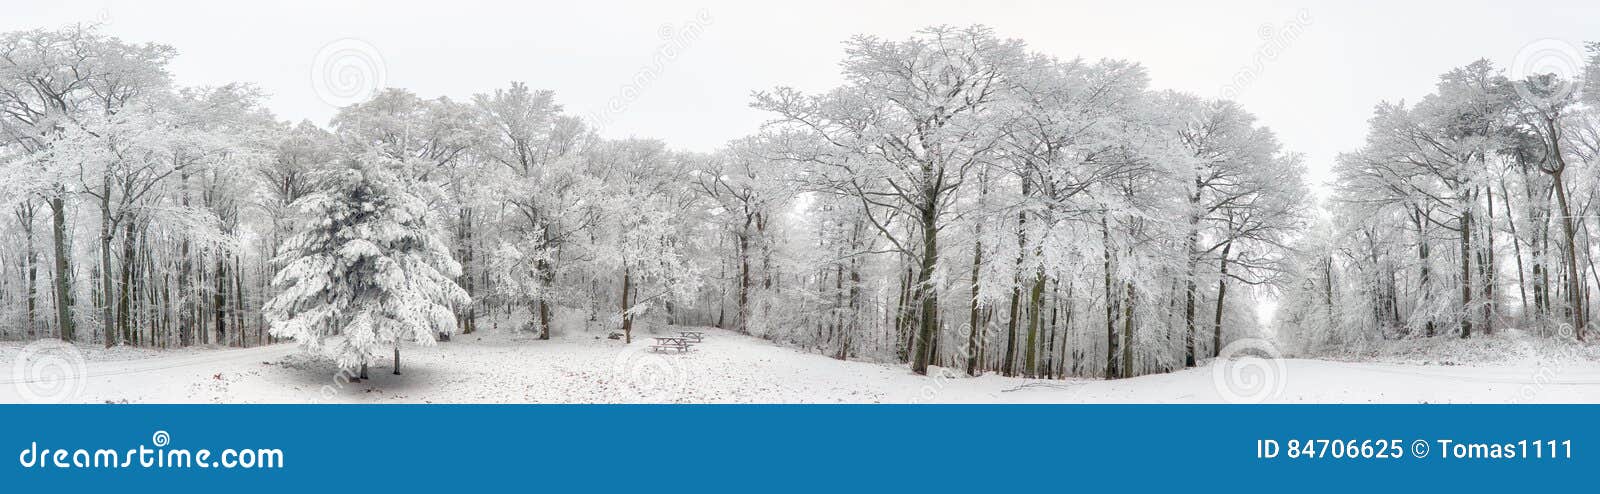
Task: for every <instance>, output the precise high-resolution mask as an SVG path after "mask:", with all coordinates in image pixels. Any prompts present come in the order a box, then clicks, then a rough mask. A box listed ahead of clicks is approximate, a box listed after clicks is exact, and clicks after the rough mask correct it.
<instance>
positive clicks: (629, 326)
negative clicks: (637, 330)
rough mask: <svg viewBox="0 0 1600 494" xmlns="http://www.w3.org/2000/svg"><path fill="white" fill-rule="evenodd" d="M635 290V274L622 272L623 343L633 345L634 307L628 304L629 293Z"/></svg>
mask: <svg viewBox="0 0 1600 494" xmlns="http://www.w3.org/2000/svg"><path fill="white" fill-rule="evenodd" d="M632 289H633V273H632V272H631V271H629V270H627V269H623V270H622V342H623V343H627V344H632V343H633V314H632V312H633V310H632V309H633V306H632V305H631V304H629V303H628V293H629V292H630V291H632Z"/></svg>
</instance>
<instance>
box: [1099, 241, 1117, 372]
mask: <svg viewBox="0 0 1600 494" xmlns="http://www.w3.org/2000/svg"><path fill="white" fill-rule="evenodd" d="M1100 242H1101V245H1102V251H1101V256H1102V259H1103V262H1104V264H1103V265H1102V267H1103V268H1104V270H1105V271H1104V272H1105V303H1106V379H1116V378H1117V375H1118V370H1117V318H1116V313H1117V309H1116V305H1115V304H1113V303H1112V300H1114V296H1113V291H1112V289H1111V233H1110V230H1108V229H1107V227H1106V219H1105V217H1104V216H1101V218H1100Z"/></svg>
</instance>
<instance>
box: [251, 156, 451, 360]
mask: <svg viewBox="0 0 1600 494" xmlns="http://www.w3.org/2000/svg"><path fill="white" fill-rule="evenodd" d="M405 170H406V167H404V166H403V164H402V163H399V162H397V160H395V159H394V158H391V157H389V155H388V154H385V153H382V152H380V151H378V150H376V149H374V150H371V151H368V152H366V153H363V154H360V155H357V156H353V157H349V158H347V159H345V160H343V162H342V163H340V164H338V165H337V166H335V167H333V168H331V169H328V170H324V171H323V172H322V173H323V174H324V176H323V177H322V179H321V180H320V181H319V183H318V184H319V188H320V190H319V191H318V192H316V193H313V194H311V195H309V196H306V197H304V198H302V199H300V200H299V201H297V207H298V208H299V209H300V210H301V211H302V212H303V213H305V214H307V215H310V216H311V217H312V218H315V221H311V222H308V223H307V227H306V229H305V230H304V231H301V232H299V233H297V234H295V235H294V236H293V237H290V238H289V239H288V240H287V241H285V243H284V246H283V247H282V248H281V249H280V251H279V252H280V253H279V256H280V258H281V259H282V262H283V263H284V266H283V268H282V269H280V270H279V271H278V274H277V276H276V277H275V278H274V283H275V284H276V285H278V287H279V288H280V289H281V290H282V292H280V293H279V294H278V295H277V296H276V297H274V298H273V299H272V300H271V301H270V302H268V304H267V308H266V312H267V317H268V320H269V321H270V323H271V328H272V329H271V331H272V334H273V335H275V336H279V337H286V338H293V339H295V340H296V341H298V342H300V343H301V344H302V345H305V346H306V347H307V348H309V349H312V350H323V351H326V352H327V353H329V354H331V355H333V356H334V357H335V358H336V359H337V360H338V363H339V366H340V367H341V368H345V369H353V368H360V369H361V373H360V377H362V378H365V377H366V368H367V364H368V363H369V362H371V361H372V360H373V358H374V357H375V356H376V355H377V354H378V352H380V351H382V350H383V349H384V348H385V347H390V348H393V350H394V359H395V360H394V373H395V374H399V373H400V345H401V344H402V343H407V342H409V343H413V344H417V345H431V344H433V343H434V341H435V340H434V335H435V333H445V334H449V333H452V332H454V331H455V330H456V318H455V312H454V307H457V306H460V305H463V304H467V303H469V302H470V299H469V298H468V296H467V293H466V291H465V290H463V289H461V287H460V286H458V285H457V284H456V282H455V278H456V277H457V276H459V275H460V274H461V265H460V264H459V263H457V262H456V260H455V259H454V258H452V257H451V254H450V250H449V248H448V247H447V246H446V245H445V243H444V242H443V241H442V240H441V239H440V238H439V234H440V232H439V231H438V229H437V228H436V227H435V226H434V224H433V222H432V221H431V220H430V218H429V211H428V207H427V204H426V203H425V202H424V201H423V199H422V197H423V196H424V195H425V194H424V193H422V191H420V190H419V189H422V188H425V187H427V185H426V184H425V183H422V182H418V181H416V180H414V179H412V178H410V177H409V176H408V175H407V174H406V172H405ZM330 340H331V343H330Z"/></svg>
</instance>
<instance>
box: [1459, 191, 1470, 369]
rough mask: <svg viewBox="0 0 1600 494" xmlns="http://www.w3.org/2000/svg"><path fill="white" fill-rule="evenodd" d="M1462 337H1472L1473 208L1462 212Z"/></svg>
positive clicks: (1467, 208) (1468, 207) (1468, 206)
mask: <svg viewBox="0 0 1600 494" xmlns="http://www.w3.org/2000/svg"><path fill="white" fill-rule="evenodd" d="M1460 227H1461V310H1462V314H1461V337H1462V338H1470V337H1471V336H1472V206H1471V203H1470V202H1469V203H1468V205H1467V207H1466V210H1464V211H1462V212H1461V224H1460Z"/></svg>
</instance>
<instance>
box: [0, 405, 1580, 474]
mask: <svg viewBox="0 0 1600 494" xmlns="http://www.w3.org/2000/svg"><path fill="white" fill-rule="evenodd" d="M1597 414H1600V406H1591V405H1572V406H1562V405H1517V406H1511V405H1485V406H1454V405H1452V406H1440V405H1372V406H1364V405H1254V406H1241V405H1066V406H1034V405H1029V406H998V405H972V406H899V405H873V406H811V405H801V406H788V405H783V406H762V405H729V406H718V405H691V406H674V405H643V406H605V405H575V406H540V405H488V406H471V405H414V406H413V405H401V406H367V405H349V406H311V405H103V406H102V405H93V406H65V405H63V406H41V405H12V406H0V423H3V424H5V426H4V427H3V432H0V448H3V449H0V452H3V453H4V455H3V457H0V459H3V460H4V461H3V463H4V466H3V467H0V485H3V486H4V491H6V492H35V491H50V492H79V491H86V490H90V489H96V490H98V489H102V488H106V487H115V488H117V489H119V490H123V491H127V492H160V491H166V490H168V489H174V488H176V489H178V490H179V491H186V490H191V489H200V488H206V489H227V492H292V491H289V489H306V488H309V489H312V490H311V491H308V492H328V491H333V490H336V489H337V490H347V489H358V490H362V491H367V492H419V491H435V490H438V489H461V488H468V487H493V488H507V489H513V490H516V491H530V492H532V491H552V492H569V491H620V490H651V491H653V490H666V491H701V490H710V491H739V492H752V491H753V492H764V491H821V492H833V491H881V492H906V491H924V490H929V489H937V490H950V491H952V492H963V491H966V492H1002V491H1004V490H1007V489H1043V490H1046V491H1051V492H1061V491H1079V490H1082V489H1091V490H1090V491H1089V492H1093V491H1094V490H1096V489H1118V490H1121V491H1123V492H1149V491H1154V490H1164V489H1196V490H1201V491H1212V490H1234V489H1243V490H1246V491H1262V490H1286V491H1328V490H1340V491H1346V492H1348V491H1349V489H1359V490H1360V491H1368V490H1371V491H1380V492H1392V491H1394V490H1396V489H1425V490H1424V492H1433V491H1440V490H1444V489H1450V488H1463V489H1466V490H1467V491H1473V492H1475V491H1482V490H1488V489H1495V488H1509V489H1518V490H1522V489H1528V488H1532V486H1534V485H1540V486H1549V485H1553V484H1555V485H1559V484H1565V485H1570V486H1574V487H1579V490H1578V491H1579V492H1588V491H1592V487H1591V486H1592V485H1593V484H1594V482H1595V481H1597V480H1600V478H1597V475H1600V468H1596V467H1600V454H1596V453H1595V451H1596V450H1595V449H1594V448H1596V447H1597V445H1600V433H1597V429H1596V427H1595V426H1594V418H1595V417H1596V416H1597ZM380 489H381V491H379V490H380ZM438 492H446V491H438Z"/></svg>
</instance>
